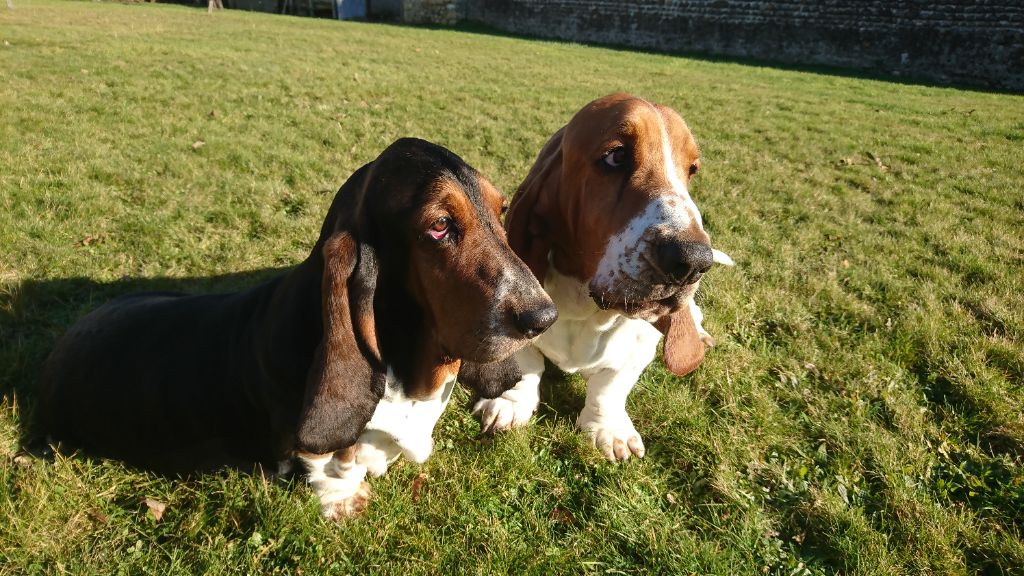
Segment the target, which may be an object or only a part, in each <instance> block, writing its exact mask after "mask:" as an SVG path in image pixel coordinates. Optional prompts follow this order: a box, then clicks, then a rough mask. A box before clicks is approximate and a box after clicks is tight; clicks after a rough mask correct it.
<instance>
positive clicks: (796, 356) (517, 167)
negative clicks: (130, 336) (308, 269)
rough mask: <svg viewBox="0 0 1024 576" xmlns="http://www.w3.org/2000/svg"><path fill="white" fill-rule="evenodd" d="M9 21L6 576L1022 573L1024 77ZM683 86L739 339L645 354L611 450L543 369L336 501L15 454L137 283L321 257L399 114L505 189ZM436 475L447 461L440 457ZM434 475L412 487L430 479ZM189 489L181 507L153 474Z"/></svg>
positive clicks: (383, 34)
mask: <svg viewBox="0 0 1024 576" xmlns="http://www.w3.org/2000/svg"><path fill="white" fill-rule="evenodd" d="M15 5H16V8H15V9H14V10H6V9H0V341H2V345H0V390H2V392H3V394H4V401H3V406H4V409H3V411H2V412H0V518H2V521H0V574H62V573H71V574H112V573H125V574H192V573H208V574H239V573H261V574H273V573H288V574H292V573H300V572H301V573H326V572H330V573H398V572H405V573H410V574H419V573H424V574H426V573H467V572H468V573H479V574H495V573H515V574H530V573H532V574H548V573H615V572H622V573H630V574H641V573H664V574H690V573H698V574H755V573H757V574H761V573H769V574H830V573H836V572H840V573H849V574H908V573H942V574H974V573H985V574H1019V573H1021V566H1024V546H1022V544H1021V530H1022V529H1024V522H1022V521H1021V518H1024V472H1022V467H1024V462H1022V458H1024V415H1022V413H1024V410H1022V407H1024V391H1022V388H1021V383H1022V381H1024V345H1022V342H1024V296H1022V294H1024V286H1022V282H1024V280H1022V279H1021V278H1022V274H1021V271H1022V269H1024V239H1022V235H1021V225H1022V222H1024V218H1022V217H1024V180H1022V178H1021V176H1020V167H1021V153H1020V150H1021V143H1022V142H1024V98H1022V97H1021V96H1016V95H1005V94H992V93H983V92H972V91H965V90H958V89H952V88H938V87H927V86H918V85H909V84H898V83H892V82H887V81H882V80H873V79H864V78H855V77H843V76H838V75H829V74H823V73H812V72H800V71H791V70H782V69H775V68H769V67H763V66H756V65H749V64H739V63H729V62H721V61H710V60H700V59H690V58H681V57H674V56H664V55H652V54H643V53H636V52H630V51H625V50H612V49H603V48H594V47H586V46H579V45H569V44H560V43H555V42H543V41H531V40H523V39H516V38H508V37H502V36H495V35H488V34H481V33H475V32H465V31H452V30H428V29H418V28H408V27H398V26H387V25H376V24H358V23H342V22H331V21H323V20H311V19H305V18H291V17H282V16H271V15H264V14H252V13H244V12H237V11H225V12H221V13H218V14H216V15H214V16H213V17H210V16H208V15H207V14H206V13H205V12H204V11H203V10H197V9H191V8H184V7H178V6H168V5H122V4H110V3H96V2H89V3H84V2H83V3H78V2H51V1H47V0H15ZM615 90H625V91H629V92H633V93H636V94H639V95H642V96H644V97H646V98H649V99H651V100H655V101H659V102H663V103H665V104H668V105H670V106H672V107H673V108H675V109H677V110H678V111H679V112H680V113H681V114H682V115H683V117H684V118H686V120H687V122H688V123H689V125H690V127H691V129H692V130H693V131H694V133H695V135H696V137H697V138H698V141H699V142H700V144H701V147H702V150H703V153H704V164H703V169H702V172H701V174H700V176H698V178H697V180H696V181H695V185H694V190H693V194H694V196H695V198H696V200H697V202H698V204H699V205H700V206H701V208H702V210H703V212H704V215H705V220H706V225H707V228H708V229H709V231H710V233H711V234H712V237H713V239H714V241H715V243H716V246H718V247H720V248H721V249H723V250H725V251H726V252H728V253H729V254H731V255H732V256H733V257H734V258H735V259H736V260H737V262H738V264H739V265H738V266H737V267H736V268H735V269H721V268H717V269H715V270H714V271H712V273H710V274H709V275H708V276H707V278H706V280H705V282H704V284H703V294H702V297H701V303H702V306H703V307H704V310H705V313H706V316H707V320H706V326H707V327H708V328H709V330H710V331H711V332H712V333H713V334H714V335H715V336H716V337H717V338H718V341H719V345H718V346H717V347H716V348H715V349H714V350H712V351H711V352H710V353H709V354H708V357H707V360H706V362H705V364H704V366H703V367H702V368H701V369H700V370H699V371H698V372H697V373H695V374H694V375H692V376H690V377H687V378H683V379H679V378H675V377H672V376H670V375H669V374H668V373H667V372H665V371H664V369H663V368H662V367H661V365H660V363H656V364H654V365H652V366H651V367H650V368H649V369H648V370H647V372H646V373H645V375H644V377H643V378H642V380H641V382H640V384H639V385H638V386H637V388H636V389H635V390H634V392H633V394H632V395H631V397H630V401H629V409H630V411H631V414H632V416H633V419H634V422H635V423H636V426H637V428H638V430H640V432H641V434H643V435H644V437H645V441H646V444H647V446H648V455H647V457H646V458H645V459H643V460H641V461H630V462H628V463H626V464H625V465H618V466H616V465H611V464H607V463H605V462H603V461H601V460H600V459H599V458H598V456H597V455H596V453H595V452H594V451H593V450H592V449H590V448H589V447H588V446H587V445H586V442H585V441H583V440H582V439H581V438H580V437H579V436H578V435H577V433H576V432H575V431H574V429H573V422H574V418H575V413H576V411H578V409H579V408H580V406H581V404H582V397H583V392H584V390H583V384H582V382H581V381H580V380H579V379H577V378H575V377H568V376H565V377H563V376H559V375H557V374H554V373H552V374H549V375H548V377H547V384H548V385H549V386H548V390H547V391H545V392H544V393H543V396H542V399H543V404H542V407H541V410H540V414H539V417H538V422H537V424H536V425H535V426H532V427H530V428H528V429H525V430H519V431H515V432H513V433H510V434H507V435H503V436H500V437H498V438H496V439H493V440H489V439H480V438H478V437H477V435H478V433H479V425H478V424H477V423H476V422H475V420H474V419H473V418H472V417H471V416H470V415H469V413H468V410H467V409H466V404H467V402H468V401H469V399H468V397H467V396H466V394H465V393H464V392H462V391H460V392H459V393H458V396H457V397H456V398H457V402H455V403H454V404H453V406H452V407H451V408H450V409H449V410H448V412H447V413H446V414H445V416H444V417H443V418H442V421H441V422H440V424H439V426H438V429H437V430H436V431H435V439H436V441H437V450H436V453H435V455H434V456H433V457H432V458H431V459H430V461H428V462H427V464H425V465H424V466H415V465H411V464H408V463H405V464H401V465H398V466H396V467H394V468H393V469H392V470H391V471H390V472H389V473H388V475H387V476H386V477H384V478H381V479H377V480H374V481H373V486H374V490H375V492H376V493H375V497H374V500H373V502H372V505H371V508H370V509H369V511H368V513H367V514H366V516H365V517H363V518H360V519H357V520H354V521H351V522H347V523H345V524H342V525H330V524H327V523H325V522H323V521H321V520H320V519H319V518H318V517H317V506H316V502H315V499H314V497H313V495H312V494H311V493H310V491H309V490H308V489H307V488H306V487H305V486H303V485H302V483H301V482H300V481H293V482H290V483H289V482H264V481H263V480H262V479H261V478H258V477H254V476H251V475H246V474H238V473H233V472H232V473H224V474H219V475H207V476H201V477H196V478H191V479H187V480H177V479H168V478H162V477H159V476H154V475H151V474H147V473H145V472H141V471H137V470H130V469H126V468H125V467H123V466H121V465H120V464H118V463H116V462H109V461H100V460H94V459H89V458H85V457H81V456H73V457H69V458H60V459H58V461H57V462H54V463H44V462H40V461H33V460H27V461H26V460H24V459H18V460H17V462H16V461H15V458H14V456H15V454H16V453H17V451H18V449H19V447H20V444H21V441H22V439H23V434H24V431H25V429H26V426H27V423H28V419H29V415H30V411H31V408H32V404H33V392H32V390H33V386H34V383H35V379H36V376H37V374H38V370H39V367H40V365H41V363H42V360H43V359H44V358H45V355H46V353H47V352H48V350H49V347H50V346H51V345H52V343H53V341H54V339H55V338H56V337H57V336H58V335H59V334H60V332H61V331H62V330H63V329H64V328H66V327H67V326H68V325H69V324H70V323H71V322H73V321H74V319H75V318H77V317H78V316H80V315H81V314H83V313H85V312H86V311H88V310H89V309H91V308H92V307H94V306H96V305H97V304H99V303H100V302H102V301H104V300H105V299H107V298H110V297H112V296H114V295H116V294H120V293H124V292H127V291H131V290H138V289H168V288H169V289H181V290H188V291H214V290H227V289H234V288H239V287H242V286H247V285H250V284H252V283H255V282H258V281H259V280H260V279H263V278H266V277H268V276H270V275H272V274H274V273H276V272H277V271H279V270H280V269H281V268H283V267H286V266H289V265H291V264H293V263H295V262H297V261H299V260H301V259H302V258H303V257H304V256H305V255H306V254H307V253H308V250H309V249H310V247H311V244H312V241H313V240H314V238H315V236H316V234H317V231H318V229H319V225H320V222H321V220H322V218H323V216H324V213H325V212H326V209H327V206H328V204H329V202H330V200H331V198H332V197H333V194H334V192H335V190H337V188H338V187H339V186H340V185H341V183H342V182H344V180H345V179H346V178H347V177H348V175H349V174H350V173H351V172H352V171H354V170H355V169H356V168H358V167H359V166H360V165H362V164H363V163H365V162H367V161H369V160H371V159H372V158H374V157H375V156H376V155H377V154H378V153H379V152H380V151H381V150H382V149H383V148H384V147H385V146H386V145H387V144H389V143H390V142H391V141H393V140H394V139H396V138H398V137H401V136H418V137H422V138H426V139H429V140H432V141H435V142H438V143H440V144H442V145H445V146H447V147H449V148H451V149H452V150H454V151H455V152H456V153H458V154H459V155H461V156H462V157H463V158H465V159H466V160H467V161H468V162H469V163H470V164H472V165H474V166H475V167H477V168H479V169H480V170H481V171H482V172H483V173H484V174H485V175H487V176H488V177H489V178H490V179H491V180H492V181H494V183H495V184H496V185H498V187H499V188H500V189H502V190H504V191H505V192H506V193H508V194H511V193H512V192H514V190H515V187H516V186H517V185H518V183H519V182H520V181H521V179H522V178H523V177H524V176H525V174H526V172H527V171H528V169H529V167H530V165H531V164H532V162H533V160H534V158H535V156H536V154H537V151H539V150H540V148H541V146H543V144H544V142H545V141H546V140H547V138H548V137H549V136H550V135H551V133H553V132H554V131H555V130H556V129H557V128H559V127H560V126H562V125H563V124H564V123H565V122H566V121H567V120H568V118H569V117H570V116H571V115H572V114H573V113H574V112H575V111H576V110H577V109H578V108H579V107H580V106H582V105H583V104H584V103H586V102H588V101H590V100H591V99H593V98H595V97H598V96H600V95H603V94H605V93H608V92H611V91H615ZM420 474H425V476H423V477H420ZM414 485H416V486H418V488H417V489H416V490H414V489H413V486H414ZM145 497H151V498H156V499H158V500H160V501H162V502H165V503H166V504H167V505H168V506H167V511H166V512H165V514H164V516H163V518H162V519H161V520H160V521H159V522H157V521H155V520H154V519H153V518H152V517H151V516H149V515H147V513H146V512H145V510H146V507H145V505H144V504H143V498H145Z"/></svg>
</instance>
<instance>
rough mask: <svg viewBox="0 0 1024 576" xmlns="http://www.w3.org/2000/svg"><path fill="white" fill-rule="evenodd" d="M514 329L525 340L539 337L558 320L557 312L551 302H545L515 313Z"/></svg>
mask: <svg viewBox="0 0 1024 576" xmlns="http://www.w3.org/2000/svg"><path fill="white" fill-rule="evenodd" d="M515 320H516V328H518V329H519V331H520V332H522V333H523V336H526V337H527V338H534V337H536V336H540V334H541V333H542V332H544V331H545V330H547V329H548V328H550V327H551V325H552V324H554V323H555V320H558V310H557V309H555V305H554V304H552V303H551V302H545V303H544V305H543V306H538V307H534V308H530V309H528V310H524V311H522V312H517V313H516V314H515Z"/></svg>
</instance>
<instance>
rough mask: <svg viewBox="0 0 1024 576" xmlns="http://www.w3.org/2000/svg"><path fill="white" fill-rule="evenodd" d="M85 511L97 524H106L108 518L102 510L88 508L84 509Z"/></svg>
mask: <svg viewBox="0 0 1024 576" xmlns="http://www.w3.org/2000/svg"><path fill="white" fill-rule="evenodd" d="M85 513H86V515H87V516H89V518H92V520H93V522H95V523H97V524H106V523H107V521H108V520H109V518H107V515H106V514H104V513H103V511H102V510H100V509H98V508H89V509H88V510H86V511H85Z"/></svg>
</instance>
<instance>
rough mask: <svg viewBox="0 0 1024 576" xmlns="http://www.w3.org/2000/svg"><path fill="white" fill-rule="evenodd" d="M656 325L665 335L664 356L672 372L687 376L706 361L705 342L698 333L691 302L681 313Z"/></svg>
mask: <svg viewBox="0 0 1024 576" xmlns="http://www.w3.org/2000/svg"><path fill="white" fill-rule="evenodd" d="M654 325H655V327H657V328H658V330H661V333H662V334H664V335H665V347H664V350H663V351H662V355H663V357H664V360H665V367H666V368H668V369H669V371H670V372H672V373H673V374H675V375H677V376H685V375H687V374H689V373H690V372H693V371H694V370H696V369H697V367H698V366H700V363H701V362H703V361H704V342H703V341H702V340H701V339H700V334H699V333H698V332H697V324H696V323H695V322H694V321H693V314H692V313H691V312H690V302H689V301H687V302H685V303H684V304H683V306H682V308H680V309H679V311H677V312H675V313H673V314H670V315H668V316H662V317H661V318H659V319H658V321H657V322H655V324H654Z"/></svg>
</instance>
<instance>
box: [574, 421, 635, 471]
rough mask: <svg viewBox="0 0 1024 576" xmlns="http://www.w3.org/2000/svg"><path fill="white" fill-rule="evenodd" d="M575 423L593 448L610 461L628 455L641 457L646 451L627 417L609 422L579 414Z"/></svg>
mask: <svg viewBox="0 0 1024 576" xmlns="http://www.w3.org/2000/svg"><path fill="white" fill-rule="evenodd" d="M576 424H577V426H579V427H580V429H581V430H583V432H584V433H585V434H586V435H587V436H588V437H589V438H590V442H591V444H592V445H593V446H594V448H597V451H598V452H600V453H601V455H602V456H604V457H605V458H606V459H608V460H610V461H612V462H624V461H626V460H629V457H630V456H636V457H637V458H643V457H644V454H645V453H647V449H646V448H644V441H643V439H642V438H640V434H639V433H638V432H637V431H636V428H634V427H633V423H632V422H631V421H630V420H629V418H628V417H626V418H625V419H624V421H623V422H619V423H615V424H610V423H607V422H602V421H600V420H593V419H590V418H587V417H586V415H585V414H580V417H579V419H578V420H577V421H576Z"/></svg>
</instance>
